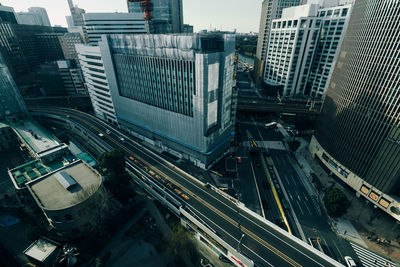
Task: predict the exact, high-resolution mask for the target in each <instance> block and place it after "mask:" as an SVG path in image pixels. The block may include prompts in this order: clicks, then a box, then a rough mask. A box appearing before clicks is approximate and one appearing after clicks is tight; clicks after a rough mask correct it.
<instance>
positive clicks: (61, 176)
mask: <svg viewBox="0 0 400 267" xmlns="http://www.w3.org/2000/svg"><path fill="white" fill-rule="evenodd" d="M26 187H27V188H28V190H29V192H30V193H31V195H32V197H33V199H34V200H35V202H36V203H37V205H38V206H39V208H40V209H41V210H42V211H43V214H44V216H45V217H46V219H47V221H48V222H49V224H50V225H51V226H52V227H53V228H54V229H55V231H56V233H57V234H58V235H59V236H60V237H62V238H66V239H68V238H71V237H74V238H76V237H77V236H79V235H83V234H86V233H88V232H90V231H91V230H93V229H94V228H95V226H96V225H97V223H98V222H99V218H100V217H101V216H102V210H103V209H104V207H105V205H106V194H105V191H104V190H103V187H102V176H101V175H100V174H99V173H98V172H97V171H96V170H95V169H93V168H91V167H90V166H89V165H87V164H86V163H85V162H83V161H81V160H79V161H76V162H74V163H71V164H69V165H67V166H64V167H63V168H61V169H59V170H57V171H56V172H52V173H49V174H47V175H43V176H42V177H40V178H38V179H36V180H33V181H31V182H28V183H26Z"/></svg>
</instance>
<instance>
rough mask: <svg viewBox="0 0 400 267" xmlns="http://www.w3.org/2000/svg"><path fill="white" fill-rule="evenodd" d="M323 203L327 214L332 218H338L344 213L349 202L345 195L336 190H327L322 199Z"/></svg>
mask: <svg viewBox="0 0 400 267" xmlns="http://www.w3.org/2000/svg"><path fill="white" fill-rule="evenodd" d="M323 200H324V203H325V207H326V210H327V212H328V214H329V215H330V216H332V217H340V216H342V215H343V214H344V213H346V211H347V209H348V207H349V206H350V201H349V200H348V199H347V198H346V196H345V194H344V193H343V192H342V191H341V190H339V189H337V188H333V187H331V188H329V189H328V191H326V194H325V197H324V199H323Z"/></svg>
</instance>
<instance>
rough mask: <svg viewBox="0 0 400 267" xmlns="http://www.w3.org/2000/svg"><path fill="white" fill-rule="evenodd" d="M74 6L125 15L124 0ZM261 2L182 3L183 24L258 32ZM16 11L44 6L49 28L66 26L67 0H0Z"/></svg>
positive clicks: (88, 0) (79, 1) (80, 1)
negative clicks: (49, 24) (123, 13)
mask: <svg viewBox="0 0 400 267" xmlns="http://www.w3.org/2000/svg"><path fill="white" fill-rule="evenodd" d="M73 2H74V4H75V5H78V6H79V7H80V8H83V9H85V10H86V13H90V12H127V11H128V10H127V9H128V8H127V4H126V0H73ZM261 2H262V1H261V0H183V15H184V23H185V24H191V25H193V26H194V30H195V31H199V30H202V29H208V30H209V29H218V30H229V31H232V30H234V29H237V31H238V32H250V31H253V32H258V27H259V20H260V15H261ZM0 3H1V4H2V5H5V6H11V7H13V8H14V10H15V11H16V12H20V11H27V10H28V8H29V7H32V6H38V7H44V8H46V10H47V14H48V15H49V18H50V22H51V24H52V25H62V26H67V22H66V20H65V16H69V15H70V12H69V8H68V2H67V0H0Z"/></svg>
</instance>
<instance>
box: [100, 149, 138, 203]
mask: <svg viewBox="0 0 400 267" xmlns="http://www.w3.org/2000/svg"><path fill="white" fill-rule="evenodd" d="M99 167H100V169H101V170H102V171H103V173H104V174H106V175H107V177H108V178H109V179H108V181H107V182H105V186H106V187H107V188H108V190H110V192H111V193H112V194H113V195H114V196H115V197H116V198H117V199H118V200H119V201H120V202H122V203H126V202H127V201H128V200H129V198H132V197H133V196H134V194H135V193H134V191H133V190H132V189H131V188H130V186H129V185H130V181H131V178H130V176H129V174H128V173H127V172H126V171H125V154H124V151H122V150H120V149H116V150H113V151H111V152H106V153H103V155H101V157H100V161H99Z"/></svg>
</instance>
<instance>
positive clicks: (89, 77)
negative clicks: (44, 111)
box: [75, 44, 117, 125]
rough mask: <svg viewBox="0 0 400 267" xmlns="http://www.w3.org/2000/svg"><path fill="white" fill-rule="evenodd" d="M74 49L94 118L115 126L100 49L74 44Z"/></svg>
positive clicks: (113, 111) (114, 116) (115, 121)
mask: <svg viewBox="0 0 400 267" xmlns="http://www.w3.org/2000/svg"><path fill="white" fill-rule="evenodd" d="M75 47H76V51H77V53H78V58H79V62H80V66H81V68H82V72H83V76H84V78H85V84H86V88H87V90H88V93H89V96H90V100H91V101H92V106H93V110H94V113H95V115H96V117H98V118H100V119H102V120H104V121H107V122H109V123H113V124H115V125H117V117H116V115H115V110H114V105H113V100H112V98H111V93H110V87H109V84H108V80H107V76H106V73H105V70H104V64H103V59H102V55H101V53H100V47H98V46H89V45H84V44H76V45H75Z"/></svg>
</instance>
